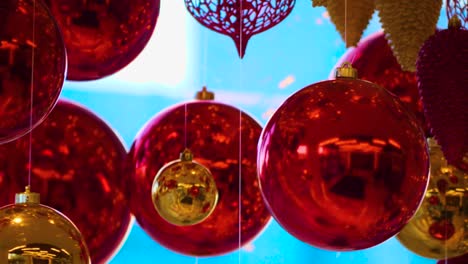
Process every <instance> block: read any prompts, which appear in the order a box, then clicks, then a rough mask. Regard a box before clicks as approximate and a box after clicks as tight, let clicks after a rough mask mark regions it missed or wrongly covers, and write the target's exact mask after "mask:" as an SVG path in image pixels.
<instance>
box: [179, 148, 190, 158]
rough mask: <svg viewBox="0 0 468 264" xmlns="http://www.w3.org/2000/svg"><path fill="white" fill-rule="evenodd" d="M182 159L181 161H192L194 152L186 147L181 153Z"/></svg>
mask: <svg viewBox="0 0 468 264" xmlns="http://www.w3.org/2000/svg"><path fill="white" fill-rule="evenodd" d="M180 160H181V161H192V160H193V153H192V151H190V149H188V148H186V149H184V151H182V153H180Z"/></svg>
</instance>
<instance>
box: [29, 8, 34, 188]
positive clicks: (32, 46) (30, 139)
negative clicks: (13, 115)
mask: <svg viewBox="0 0 468 264" xmlns="http://www.w3.org/2000/svg"><path fill="white" fill-rule="evenodd" d="M31 48H32V51H31V93H30V98H31V106H30V109H29V129H30V131H29V153H28V154H29V157H28V159H29V168H28V186H29V187H31V171H32V133H33V131H32V124H33V109H34V108H33V103H34V57H35V56H34V55H35V49H36V0H33V17H32V45H31Z"/></svg>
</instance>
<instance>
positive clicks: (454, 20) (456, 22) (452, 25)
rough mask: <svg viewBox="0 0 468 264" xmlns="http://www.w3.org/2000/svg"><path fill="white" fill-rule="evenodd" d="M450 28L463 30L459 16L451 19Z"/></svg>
mask: <svg viewBox="0 0 468 264" xmlns="http://www.w3.org/2000/svg"><path fill="white" fill-rule="evenodd" d="M448 27H449V28H461V20H460V19H459V18H458V16H457V15H454V16H452V17H451V18H450V20H449V22H448Z"/></svg>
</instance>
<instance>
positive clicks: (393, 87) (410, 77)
mask: <svg viewBox="0 0 468 264" xmlns="http://www.w3.org/2000/svg"><path fill="white" fill-rule="evenodd" d="M346 61H349V62H351V63H352V66H353V68H355V69H356V70H357V71H358V73H359V79H362V80H366V81H369V82H373V83H375V84H377V85H379V86H381V87H383V88H385V89H387V90H388V91H390V92H392V93H393V94H395V95H396V96H398V98H399V99H400V100H401V101H402V102H403V104H404V105H405V106H406V107H408V109H409V110H410V111H411V112H412V113H413V114H415V115H416V117H417V119H418V120H419V122H420V124H421V127H423V129H424V131H426V135H429V127H428V126H427V124H426V121H425V119H424V112H423V109H422V102H421V100H420V98H419V91H418V82H417V80H416V74H415V73H414V72H409V71H404V70H402V69H401V66H400V64H399V63H398V61H397V59H396V58H395V56H394V55H393V52H392V49H391V48H390V46H389V45H388V42H387V39H385V34H384V33H383V32H381V31H380V32H377V33H374V34H372V35H370V36H368V37H366V38H365V39H363V40H362V41H361V42H360V43H359V44H358V46H357V47H356V48H350V49H349V50H348V52H346V53H345V54H344V55H343V56H342V57H341V58H340V60H339V61H338V63H337V64H336V66H335V67H334V69H333V70H332V71H331V73H330V79H335V68H337V67H340V66H341V65H342V64H343V63H344V62H346Z"/></svg>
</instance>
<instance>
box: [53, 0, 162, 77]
mask: <svg viewBox="0 0 468 264" xmlns="http://www.w3.org/2000/svg"><path fill="white" fill-rule="evenodd" d="M45 2H46V4H47V5H48V6H49V8H50V10H51V11H52V14H53V15H54V17H55V19H57V22H58V24H59V26H60V29H61V30H62V33H63V37H64V39H65V45H66V47H67V56H68V63H69V64H68V74H67V79H68V80H74V81H86V80H95V79H100V78H103V77H106V76H108V75H111V74H113V73H115V72H117V71H119V70H120V69H122V68H124V67H125V66H127V65H128V64H129V63H130V62H131V61H133V60H134V59H135V58H136V56H137V55H138V54H140V52H141V51H142V50H143V48H144V47H145V46H146V44H147V43H148V41H149V39H150V37H151V35H152V34H153V31H154V28H155V27H156V21H157V19H158V16H159V6H160V0H106V1H104V0H87V1H84V0H45Z"/></svg>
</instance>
